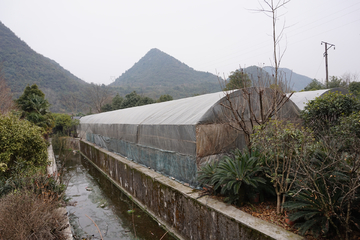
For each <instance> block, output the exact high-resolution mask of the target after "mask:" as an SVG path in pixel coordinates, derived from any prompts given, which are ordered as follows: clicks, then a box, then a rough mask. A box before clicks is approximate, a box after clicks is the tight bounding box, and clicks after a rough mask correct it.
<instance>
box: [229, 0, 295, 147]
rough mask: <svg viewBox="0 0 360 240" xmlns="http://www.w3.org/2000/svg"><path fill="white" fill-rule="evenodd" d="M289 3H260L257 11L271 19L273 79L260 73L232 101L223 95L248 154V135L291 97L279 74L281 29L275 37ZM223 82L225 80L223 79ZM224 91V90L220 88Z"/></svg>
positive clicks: (230, 122)
mask: <svg viewBox="0 0 360 240" xmlns="http://www.w3.org/2000/svg"><path fill="white" fill-rule="evenodd" d="M289 1H290V0H279V1H276V2H274V1H273V0H263V2H264V5H265V7H264V6H262V5H261V8H260V9H258V10H257V11H258V12H263V13H265V14H266V15H267V16H269V17H271V19H272V42H273V63H274V75H273V76H272V77H269V76H263V73H262V70H261V72H260V73H258V80H257V81H253V82H252V87H243V86H239V88H240V90H239V92H240V93H239V94H238V97H237V98H234V94H233V92H232V91H224V95H225V98H226V100H227V101H226V102H223V103H222V106H223V107H224V108H225V109H227V110H228V111H229V112H230V114H228V120H229V124H230V126H232V127H233V128H234V129H236V130H238V131H242V132H243V133H244V137H245V142H246V145H247V148H248V149H249V150H251V139H250V138H251V135H252V134H253V133H254V126H256V125H264V124H265V123H267V122H268V121H269V120H270V119H271V118H275V119H277V115H278V112H279V111H280V110H281V108H282V107H283V106H284V105H285V104H286V103H287V102H288V100H289V98H290V97H291V95H292V93H290V94H286V92H289V90H290V88H289V84H288V81H287V79H286V78H284V76H283V75H282V74H281V73H280V72H279V67H280V63H281V59H282V57H283V54H284V52H281V51H280V46H279V44H280V40H281V38H282V36H283V30H284V27H283V28H282V29H281V31H280V33H279V34H278V33H277V30H276V29H277V28H276V27H277V20H278V18H279V16H278V10H279V9H280V8H282V7H284V6H285V5H286V4H287V3H288V2H289ZM225 79H226V78H225ZM223 89H224V88H223Z"/></svg>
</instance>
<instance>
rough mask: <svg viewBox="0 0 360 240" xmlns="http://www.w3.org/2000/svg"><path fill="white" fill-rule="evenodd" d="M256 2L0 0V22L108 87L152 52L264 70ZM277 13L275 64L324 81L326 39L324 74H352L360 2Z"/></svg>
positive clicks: (264, 30)
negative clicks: (278, 37)
mask: <svg viewBox="0 0 360 240" xmlns="http://www.w3.org/2000/svg"><path fill="white" fill-rule="evenodd" d="M261 3H263V0H259V1H256V0H221V1H220V0H181V1H180V0H116V1H115V0H114V1H109V0H102V1H100V0H98V1H92V0H86V1H85V0H71V1H70V0H61V1H60V0H58V1H49V0H31V1H29V0H0V21H1V22H3V23H4V24H5V25H6V26H7V27H8V28H10V29H11V30H12V31H13V32H14V33H15V34H16V35H17V36H18V37H19V38H21V39H22V40H23V41H25V42H26V43H27V44H28V45H29V46H30V47H31V48H32V49H33V50H35V51H36V52H38V53H40V54H42V55H44V56H46V57H48V58H51V59H53V60H55V61H56V62H58V63H59V64H60V65H61V66H62V67H64V68H65V69H67V70H69V71H70V72H72V73H73V74H74V75H76V76H77V77H79V78H81V79H83V80H85V81H87V82H95V83H105V84H109V83H111V82H112V81H114V79H115V78H117V77H119V76H120V75H121V74H122V73H124V72H125V71H126V70H128V69H129V68H131V67H132V66H133V65H134V64H135V63H136V62H138V61H139V60H140V58H141V57H143V56H144V55H145V54H146V53H147V52H148V51H149V50H150V49H152V48H158V49H160V50H161V51H163V52H165V53H167V54H169V55H171V56H173V57H174V58H176V59H178V60H179V61H181V62H183V63H185V64H187V65H188V66H190V67H192V68H194V69H195V70H199V71H207V72H211V73H214V74H215V73H219V74H220V75H222V76H223V75H224V74H225V75H229V73H230V72H231V71H234V70H235V69H237V68H238V67H239V66H241V67H247V66H251V65H258V66H263V65H265V66H266V65H271V64H272V39H271V32H272V21H271V19H270V18H269V17H267V16H266V15H265V14H263V13H256V12H254V11H251V9H258V8H259V7H260V4H261ZM263 5H264V4H263ZM264 6H265V5H264ZM279 14H280V15H282V16H281V18H280V19H279V21H278V27H279V31H280V29H281V28H282V27H283V26H284V24H285V26H286V28H285V29H284V36H283V39H282V41H281V43H280V47H281V48H282V49H283V50H284V49H285V48H286V52H285V54H284V57H283V59H282V63H281V67H286V68H289V69H291V70H293V71H294V72H296V73H299V74H303V75H306V76H308V77H310V78H317V79H320V80H323V79H325V61H324V57H323V53H324V45H321V42H322V41H326V42H329V43H332V44H335V50H334V48H331V49H329V51H328V53H329V55H328V56H329V75H330V76H332V75H335V76H341V75H343V74H344V73H346V72H348V73H353V74H354V73H357V74H359V75H360V0H292V1H290V3H288V4H287V5H286V8H284V9H282V10H281V11H280V13H279ZM284 20H285V22H284ZM358 81H360V76H359V79H358Z"/></svg>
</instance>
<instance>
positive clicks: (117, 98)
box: [111, 93, 124, 110]
mask: <svg viewBox="0 0 360 240" xmlns="http://www.w3.org/2000/svg"><path fill="white" fill-rule="evenodd" d="M123 101H124V99H123V98H122V97H121V96H120V95H119V94H118V93H117V94H116V95H115V97H114V98H113V99H112V103H111V108H112V110H117V109H120V108H121V104H122V102H123Z"/></svg>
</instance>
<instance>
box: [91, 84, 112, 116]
mask: <svg viewBox="0 0 360 240" xmlns="http://www.w3.org/2000/svg"><path fill="white" fill-rule="evenodd" d="M87 94H88V96H89V99H90V102H91V104H92V106H93V107H94V108H95V109H96V111H97V112H98V113H100V112H101V107H102V106H103V105H104V104H106V103H109V102H110V99H111V96H110V91H109V89H108V88H107V87H106V86H105V85H104V84H103V85H100V84H94V83H91V86H90V87H89V89H88V93H87Z"/></svg>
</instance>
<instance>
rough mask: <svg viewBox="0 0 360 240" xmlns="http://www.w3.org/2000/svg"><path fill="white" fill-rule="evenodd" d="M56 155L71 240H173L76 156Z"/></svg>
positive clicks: (73, 154)
mask: <svg viewBox="0 0 360 240" xmlns="http://www.w3.org/2000/svg"><path fill="white" fill-rule="evenodd" d="M56 154H57V155H56V157H57V163H58V166H59V168H60V169H61V170H62V171H63V173H62V178H63V182H64V183H66V184H67V185H68V186H67V189H66V197H67V198H70V200H69V202H68V206H67V211H68V213H69V219H70V224H71V226H72V230H73V234H74V239H101V237H102V239H104V240H105V239H108V240H110V239H114V240H115V239H144V240H145V239H162V240H172V239H175V238H173V237H172V236H171V235H170V234H169V233H166V231H165V230H164V229H162V228H161V227H160V226H159V225H158V223H157V222H156V221H154V220H153V219H152V218H151V217H150V216H149V215H147V213H145V212H144V211H142V210H141V209H140V208H138V207H137V206H136V205H135V203H133V202H132V201H131V200H130V199H129V198H128V197H127V196H126V195H125V194H123V193H122V192H121V191H120V190H119V189H118V188H117V187H115V186H114V185H113V184H112V183H111V182H110V181H109V180H108V179H107V178H106V177H105V176H104V175H102V174H101V173H100V172H99V171H98V170H97V169H96V168H95V167H94V166H93V165H92V164H91V163H89V162H88V161H87V160H86V159H85V158H84V157H82V156H81V155H80V154H79V153H75V152H71V151H64V152H62V153H56ZM59 156H60V157H59ZM99 231H100V232H101V236H100V233H99Z"/></svg>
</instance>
